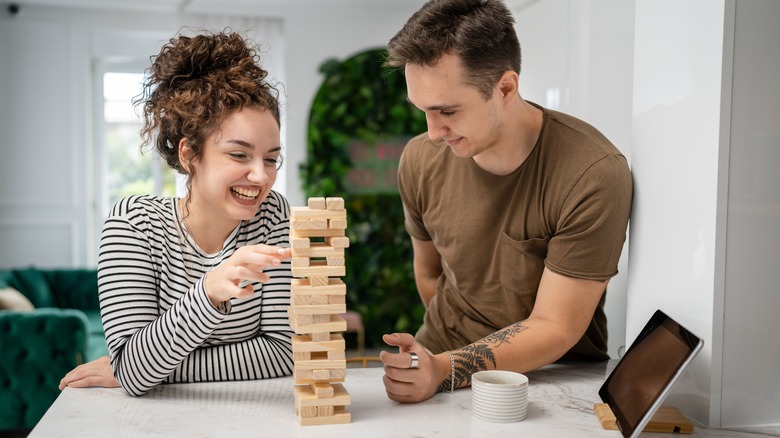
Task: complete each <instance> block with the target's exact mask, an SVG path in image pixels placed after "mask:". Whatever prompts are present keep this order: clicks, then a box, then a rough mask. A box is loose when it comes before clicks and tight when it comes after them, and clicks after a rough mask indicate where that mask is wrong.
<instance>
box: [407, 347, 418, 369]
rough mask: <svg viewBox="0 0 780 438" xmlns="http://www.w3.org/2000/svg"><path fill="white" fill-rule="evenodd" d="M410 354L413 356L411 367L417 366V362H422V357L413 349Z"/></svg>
mask: <svg viewBox="0 0 780 438" xmlns="http://www.w3.org/2000/svg"><path fill="white" fill-rule="evenodd" d="M409 356H412V364H411V365H409V368H417V364H419V363H420V358H419V357H418V356H417V353H415V352H413V351H412V352H411V353H409Z"/></svg>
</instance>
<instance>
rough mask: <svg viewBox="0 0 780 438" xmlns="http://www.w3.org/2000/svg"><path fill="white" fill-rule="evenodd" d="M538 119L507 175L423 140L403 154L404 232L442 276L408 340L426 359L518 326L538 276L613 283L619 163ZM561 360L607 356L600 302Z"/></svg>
mask: <svg viewBox="0 0 780 438" xmlns="http://www.w3.org/2000/svg"><path fill="white" fill-rule="evenodd" d="M543 111H544V121H543V124H542V130H541V134H540V137H539V140H538V142H537V143H536V145H535V146H534V148H533V150H532V152H531V154H530V155H529V156H528V158H527V159H526V160H525V162H523V164H522V165H521V166H520V167H519V168H517V169H516V170H515V171H514V172H512V173H510V174H509V175H504V176H497V175H493V174H490V173H488V172H486V171H484V170H482V169H481V168H479V167H478V166H477V165H476V163H474V161H473V160H472V159H470V158H469V159H463V158H458V157H456V156H455V155H454V154H453V153H452V152H451V151H450V150H449V147H448V146H447V145H446V143H444V142H433V141H431V140H430V139H429V138H428V136H427V134H423V135H419V136H417V137H415V138H414V139H412V140H411V141H410V142H409V143H408V144H407V146H406V148H405V149H404V152H403V155H402V157H401V161H400V167H399V172H398V177H399V187H400V193H401V199H402V201H403V204H404V212H405V216H406V217H405V225H406V229H407V231H408V232H409V234H410V235H411V236H413V237H415V238H416V239H419V240H426V241H428V240H430V241H432V242H433V244H434V245H435V247H436V249H437V250H438V252H439V254H440V255H441V264H442V268H443V273H442V274H441V276H440V277H439V279H438V282H437V286H436V289H437V290H436V295H435V297H434V298H433V299H432V300H431V302H430V305H429V306H428V309H427V311H426V314H425V320H424V322H423V325H422V326H421V327H420V329H419V331H418V332H417V334H416V338H417V340H418V341H419V342H420V343H421V344H422V345H423V346H425V347H426V348H428V349H430V350H431V351H432V352H434V353H439V352H442V351H446V350H451V349H455V348H460V347H463V346H464V345H467V344H470V343H472V342H475V341H477V340H479V339H481V338H483V337H485V336H486V335H488V334H491V333H494V332H496V331H497V330H500V329H502V328H504V327H506V326H508V325H510V324H513V323H515V322H518V321H522V320H524V319H526V318H528V316H529V315H530V313H531V310H532V308H533V306H534V301H535V300H536V292H537V289H538V287H539V281H540V279H541V276H542V271H543V269H544V267H545V266H546V267H547V268H549V269H550V270H552V271H553V272H556V273H559V274H562V275H566V276H569V277H573V278H579V279H588V280H596V281H606V280H608V279H610V278H611V277H613V276H614V275H616V274H617V264H618V259H619V257H620V253H621V251H622V249H623V242H624V240H625V236H626V227H627V225H628V219H629V214H630V210H631V198H632V192H633V190H632V180H631V173H630V171H629V168H628V163H627V162H626V158H625V157H624V156H623V155H622V154H621V153H620V151H619V150H618V149H617V148H616V147H615V146H614V145H612V143H610V142H609V140H607V139H606V137H604V136H603V135H602V134H601V133H600V132H599V131H598V130H596V129H595V128H594V127H592V126H590V125H588V124H587V123H585V122H583V121H581V120H578V119H576V118H574V117H571V116H568V115H566V114H563V113H560V112H556V111H552V110H548V109H543ZM564 357H565V358H591V359H597V360H601V359H607V358H608V355H607V323H606V316H605V314H604V297H602V299H601V302H600V303H599V306H598V308H597V309H596V312H595V314H594V315H593V319H592V321H591V323H590V325H589V327H588V329H587V331H586V333H585V335H584V336H583V337H582V339H581V340H580V341H579V342H578V343H577V345H575V346H574V347H573V348H572V349H571V350H570V351H569V353H567V355H566V356H564Z"/></svg>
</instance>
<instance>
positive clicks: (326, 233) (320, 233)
mask: <svg viewBox="0 0 780 438" xmlns="http://www.w3.org/2000/svg"><path fill="white" fill-rule="evenodd" d="M345 234H346V232H345V231H344V230H336V229H333V230H331V229H326V230H296V229H293V228H291V229H290V237H293V236H295V237H325V238H328V237H340V236H344V235H345Z"/></svg>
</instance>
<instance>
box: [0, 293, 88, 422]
mask: <svg viewBox="0 0 780 438" xmlns="http://www.w3.org/2000/svg"><path fill="white" fill-rule="evenodd" d="M86 326H87V318H86V317H85V316H84V313H83V312H81V311H80V310H75V309H56V308H47V309H38V310H36V311H35V312H10V311H5V312H0V345H2V348H0V407H2V409H0V430H3V429H32V428H33V426H35V424H36V423H37V422H38V420H40V418H41V417H42V416H43V414H44V413H45V412H46V410H47V409H48V408H49V406H51V404H52V402H54V400H55V399H56V398H57V396H58V395H59V393H60V391H59V389H58V385H59V382H60V379H61V378H62V377H63V376H64V375H65V374H66V373H67V372H68V371H70V370H72V369H73V368H74V367H75V366H76V365H79V364H80V363H83V362H84V357H85V355H86V346H87V345H86V344H87V333H86Z"/></svg>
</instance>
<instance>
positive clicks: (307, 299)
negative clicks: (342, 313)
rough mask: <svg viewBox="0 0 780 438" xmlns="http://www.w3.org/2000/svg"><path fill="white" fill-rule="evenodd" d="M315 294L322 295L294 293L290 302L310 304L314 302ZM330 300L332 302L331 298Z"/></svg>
mask: <svg viewBox="0 0 780 438" xmlns="http://www.w3.org/2000/svg"><path fill="white" fill-rule="evenodd" d="M315 296H320V295H303V294H297V295H292V296H291V297H290V304H292V305H293V306H306V305H309V304H314V297H315ZM331 296H334V297H335V296H338V295H331ZM328 302H330V300H328ZM333 304H338V303H333Z"/></svg>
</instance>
